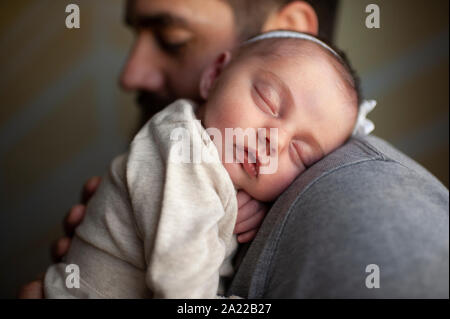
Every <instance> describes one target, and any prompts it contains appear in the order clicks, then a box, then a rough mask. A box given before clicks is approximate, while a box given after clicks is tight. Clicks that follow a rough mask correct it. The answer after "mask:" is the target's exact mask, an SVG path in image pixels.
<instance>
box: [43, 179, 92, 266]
mask: <svg viewBox="0 0 450 319" xmlns="http://www.w3.org/2000/svg"><path fill="white" fill-rule="evenodd" d="M100 181H101V178H100V177H98V176H95V177H92V178H90V179H89V180H88V181H87V182H86V184H84V187H83V191H82V194H81V204H78V205H75V206H73V207H72V208H71V209H70V210H69V212H68V213H67V215H66V217H65V218H64V222H63V228H64V233H65V236H64V237H61V238H60V239H58V240H57V241H56V242H55V243H54V244H53V246H52V249H51V252H52V259H53V261H54V262H60V261H61V259H62V258H63V257H64V256H65V255H66V254H67V252H68V251H69V248H70V243H71V241H72V237H73V235H74V233H75V228H77V226H78V225H80V224H81V222H82V221H83V218H84V214H85V213H86V204H87V202H88V201H89V199H90V198H91V197H92V195H94V193H95V191H96V190H97V188H98V185H100Z"/></svg>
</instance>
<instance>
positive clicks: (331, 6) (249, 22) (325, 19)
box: [225, 0, 339, 42]
mask: <svg viewBox="0 0 450 319" xmlns="http://www.w3.org/2000/svg"><path fill="white" fill-rule="evenodd" d="M225 1H226V2H228V3H229V5H230V6H231V8H232V9H233V12H234V14H235V19H236V24H237V26H238V32H239V38H240V39H241V40H245V39H248V38H251V37H253V36H255V35H257V34H258V33H260V32H261V29H262V27H263V25H264V23H265V21H266V20H267V18H268V17H269V14H270V13H271V12H272V11H273V10H278V9H281V8H282V7H283V6H285V5H287V4H288V3H290V2H294V1H295V0H225ZM303 1H305V2H307V3H309V4H310V5H311V6H312V7H313V8H314V10H315V11H316V13H317V16H318V18H319V36H320V37H321V38H323V39H326V40H327V42H332V40H333V35H334V25H335V21H336V14H337V9H338V2H339V0H303Z"/></svg>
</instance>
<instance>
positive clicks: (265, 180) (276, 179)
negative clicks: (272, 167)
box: [254, 163, 301, 201]
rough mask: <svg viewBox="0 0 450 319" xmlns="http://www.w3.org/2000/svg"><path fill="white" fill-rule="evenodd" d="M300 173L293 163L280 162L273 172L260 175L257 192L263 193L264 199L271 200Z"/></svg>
mask: <svg viewBox="0 0 450 319" xmlns="http://www.w3.org/2000/svg"><path fill="white" fill-rule="evenodd" d="M300 173H301V170H300V169H299V168H298V167H296V166H295V165H294V164H290V163H282V164H280V165H279V167H278V170H277V171H276V172H275V173H274V174H268V175H260V177H259V187H258V188H259V193H260V194H261V195H263V197H264V198H265V201H273V200H274V199H276V198H277V197H278V196H280V195H281V194H282V193H283V192H284V191H285V190H286V189H287V188H288V187H289V185H291V184H292V182H293V181H294V180H295V179H296V177H297V176H298V175H299V174H300ZM254 197H255V196H254Z"/></svg>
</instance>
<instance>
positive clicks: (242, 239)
mask: <svg viewBox="0 0 450 319" xmlns="http://www.w3.org/2000/svg"><path fill="white" fill-rule="evenodd" d="M257 232H258V230H257V229H254V230H250V231H248V232H246V233H243V234H241V235H239V236H238V237H237V240H238V242H239V243H241V244H244V243H248V242H249V241H252V240H253V239H254V238H255V237H256V233H257Z"/></svg>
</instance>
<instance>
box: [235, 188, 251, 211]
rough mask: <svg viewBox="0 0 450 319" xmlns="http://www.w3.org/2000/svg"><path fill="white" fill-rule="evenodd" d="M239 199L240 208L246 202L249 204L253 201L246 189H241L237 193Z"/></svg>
mask: <svg viewBox="0 0 450 319" xmlns="http://www.w3.org/2000/svg"><path fill="white" fill-rule="evenodd" d="M236 197H237V201H238V208H241V207H242V206H244V205H245V204H247V203H248V202H249V201H251V199H252V198H251V197H250V195H249V194H247V193H246V192H244V191H239V192H238V193H237V195H236Z"/></svg>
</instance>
